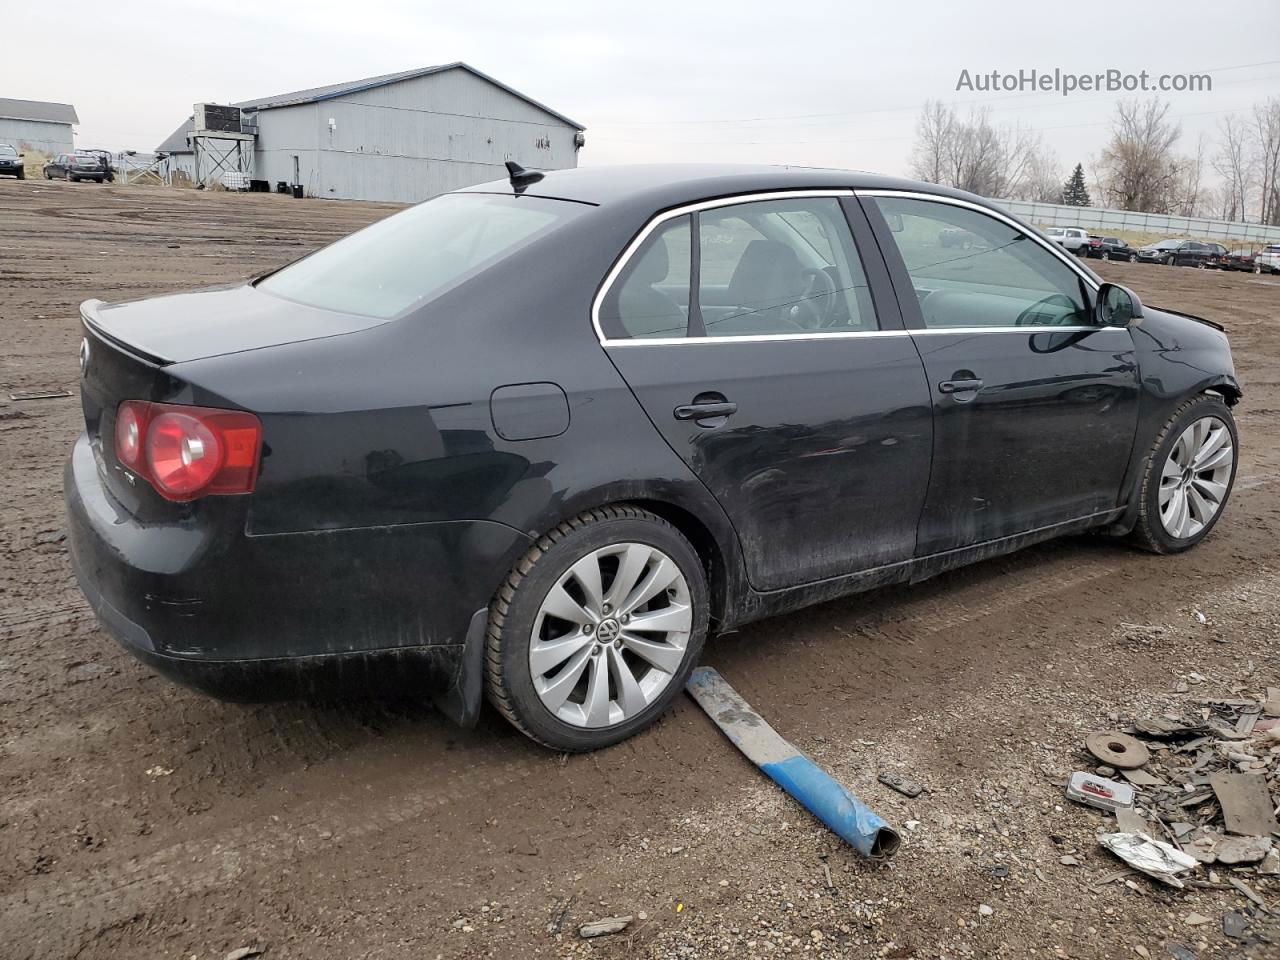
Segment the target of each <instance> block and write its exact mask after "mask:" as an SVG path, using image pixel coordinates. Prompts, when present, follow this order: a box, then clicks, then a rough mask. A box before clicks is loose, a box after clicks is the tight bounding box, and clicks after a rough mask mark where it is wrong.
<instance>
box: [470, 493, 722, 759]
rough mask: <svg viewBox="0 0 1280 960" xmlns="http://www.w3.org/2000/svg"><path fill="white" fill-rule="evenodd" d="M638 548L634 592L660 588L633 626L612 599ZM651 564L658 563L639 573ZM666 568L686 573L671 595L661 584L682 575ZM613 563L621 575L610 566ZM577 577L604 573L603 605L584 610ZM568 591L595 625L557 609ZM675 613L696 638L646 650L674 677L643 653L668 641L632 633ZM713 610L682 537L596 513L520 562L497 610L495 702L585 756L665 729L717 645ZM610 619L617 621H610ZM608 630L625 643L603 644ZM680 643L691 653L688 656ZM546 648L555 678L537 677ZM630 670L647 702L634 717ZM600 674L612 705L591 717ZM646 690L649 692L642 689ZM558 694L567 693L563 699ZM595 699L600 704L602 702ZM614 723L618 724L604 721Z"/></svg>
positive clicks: (545, 741) (491, 664) (527, 728)
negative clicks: (654, 728)
mask: <svg viewBox="0 0 1280 960" xmlns="http://www.w3.org/2000/svg"><path fill="white" fill-rule="evenodd" d="M615 548H616V550H617V551H619V552H618V554H617V556H612V555H610V554H608V551H611V550H614V549H615ZM633 548H635V551H636V552H635V554H634V556H635V557H636V558H637V559H636V561H635V564H634V565H633V569H634V572H635V581H634V582H635V583H636V586H635V587H634V588H632V589H631V590H630V591H629V593H630V595H631V596H632V597H634V596H636V595H637V592H638V591H639V592H641V593H643V592H647V591H644V590H642V587H643V586H644V585H646V584H651V585H657V589H656V592H655V593H654V594H653V596H652V599H650V600H647V601H646V602H643V603H640V604H637V605H636V609H635V610H633V611H632V613H634V614H635V617H634V620H632V619H629V617H630V615H629V614H627V613H626V611H625V608H624V607H623V606H622V604H621V603H618V604H617V610H613V609H612V607H613V605H612V604H610V603H608V602H607V601H608V598H609V592H610V588H611V587H612V586H613V585H614V579H613V578H614V576H615V575H616V576H623V575H624V574H623V572H622V571H623V562H624V560H630V559H631V558H632V556H633V554H632V552H631V551H632V550H633ZM646 551H652V553H647V552H646ZM602 554H604V556H603V557H602ZM593 557H594V558H595V559H594V561H593V559H592V558H593ZM645 557H650V558H651V559H648V560H645V561H644V564H643V565H640V562H641V559H643V558H645ZM660 557H661V559H660ZM664 561H670V563H671V564H672V565H673V566H674V569H675V571H676V575H677V576H678V577H680V578H682V579H681V580H679V581H678V582H676V583H675V585H673V586H670V587H669V588H668V587H663V586H661V584H662V583H663V582H665V581H666V577H667V576H669V575H670V574H671V569H672V568H671V567H668V566H666V564H665V562H664ZM611 563H612V565H613V570H612V572H611V571H610V570H609V569H608V568H609V566H610V564H611ZM578 569H582V570H587V571H591V570H594V571H596V573H595V575H596V577H597V581H596V583H597V587H598V588H599V589H597V591H596V593H597V594H598V599H597V601H596V602H595V603H594V604H593V603H592V602H591V601H589V600H585V602H583V601H584V599H585V598H586V597H588V596H590V594H589V592H588V590H587V589H584V588H583V586H582V581H580V580H578V579H577V574H576V572H575V571H576V570H578ZM588 579H589V578H588ZM628 579H631V578H628ZM606 583H607V585H606ZM566 588H568V589H566ZM652 588H653V587H652V586H651V589H652ZM557 591H558V594H559V595H560V596H561V597H565V596H568V597H570V599H572V600H573V601H574V604H575V606H574V611H576V612H574V616H575V618H577V614H578V613H586V611H584V609H583V608H584V607H594V611H592V612H589V613H586V616H585V617H581V618H577V623H581V624H583V625H582V626H577V625H575V623H574V622H573V621H571V620H568V619H560V618H559V617H557V616H556V615H555V614H553V613H550V612H548V611H547V607H548V606H550V605H552V604H553V603H554V600H553V597H554V595H555V593H554V592H557ZM601 600H603V601H605V602H600V601H601ZM562 609H564V608H562ZM667 610H671V611H673V612H674V613H675V615H676V617H677V618H679V617H680V615H681V614H682V613H683V612H685V611H686V610H687V612H688V617H687V622H688V629H687V630H683V631H680V632H677V631H666V632H662V640H661V641H659V642H652V643H647V645H648V646H649V647H650V648H652V649H657V650H660V651H662V652H663V653H664V656H663V657H662V659H663V660H664V661H665V662H666V663H667V666H668V668H669V669H667V670H660V669H659V668H658V667H656V666H653V665H652V664H651V663H650V662H649V661H648V660H645V659H643V658H641V657H640V656H639V655H637V654H636V652H635V651H636V649H639V648H641V647H640V645H641V644H643V643H646V642H647V641H646V638H648V637H653V636H656V635H657V634H656V633H651V632H647V631H646V632H644V635H643V636H642V637H637V636H634V634H636V633H639V632H640V631H636V630H635V628H634V627H632V628H631V632H630V633H628V628H627V627H625V626H622V625H621V624H622V623H623V622H624V621H625V622H631V623H635V622H636V621H638V620H639V619H640V618H641V617H642V616H646V615H650V614H654V613H657V614H659V615H660V614H662V613H663V612H664V611H667ZM636 611H638V612H636ZM708 612H709V599H708V592H707V579H706V573H705V571H704V568H703V565H702V561H701V559H700V558H699V557H698V554H697V552H696V551H695V550H694V549H693V547H692V546H691V545H690V544H689V541H688V540H686V539H685V538H684V536H683V535H682V534H681V533H680V531H679V530H677V529H676V528H675V527H673V526H672V525H671V524H670V523H668V522H667V521H665V520H663V519H661V518H660V517H657V516H655V515H654V514H652V513H649V512H648V511H647V510H642V509H640V508H639V507H634V506H629V505H625V504H622V505H616V506H609V507H600V508H598V509H595V510H588V511H586V512H585V513H581V514H579V515H578V516H576V517H574V518H573V519H572V520H567V521H565V522H564V523H561V524H559V525H558V526H557V527H556V528H555V529H554V530H552V531H550V532H549V533H547V534H546V535H544V536H543V537H541V538H540V539H539V540H538V542H537V543H536V544H535V545H534V546H533V547H531V548H530V549H529V552H528V553H526V554H525V555H524V556H523V557H522V558H521V559H520V561H519V562H518V563H517V564H516V566H515V568H514V569H513V570H512V571H511V573H510V574H509V575H508V576H507V579H506V580H505V581H504V583H503V584H502V586H501V587H500V588H499V589H498V592H497V595H496V596H495V597H494V599H493V602H492V604H490V607H489V628H488V635H487V638H486V646H485V687H486V691H487V693H488V696H489V701H490V702H491V703H492V704H493V705H494V707H496V708H497V710H498V712H499V713H501V714H502V715H503V716H504V717H506V718H507V720H509V721H510V722H511V724H512V725H513V726H515V728H516V729H517V730H519V731H520V732H521V733H523V734H525V735H526V736H527V737H529V738H530V739H532V740H535V741H537V742H538V743H540V744H542V745H543V746H546V747H550V748H552V749H554V750H562V751H566V752H572V753H577V752H582V751H586V750H595V749H598V748H600V747H607V746H609V745H611V744H614V743H618V742H619V741H621V740H625V739H626V738H627V737H630V736H632V735H633V734H635V733H637V732H639V731H640V730H642V729H644V728H645V727H647V726H648V725H649V724H651V723H652V722H653V721H654V720H656V719H657V718H658V716H659V715H661V714H662V713H663V711H665V710H666V709H667V707H668V706H669V705H670V704H671V701H672V700H673V699H674V698H675V697H676V696H677V695H678V694H679V693H680V691H681V690H682V689H683V688H684V684H685V681H686V680H687V679H688V677H689V673H690V671H692V670H693V667H694V665H695V664H696V663H697V661H698V656H699V654H700V653H701V650H702V644H703V641H704V640H705V638H706V633H707V624H708V615H709V614H708ZM609 613H616V614H617V616H616V617H611V616H608V614H609ZM602 614H603V616H604V618H603V619H601V615H602ZM587 617H589V618H590V620H588V619H587ZM592 621H594V625H593V622H592ZM610 624H611V625H612V626H610ZM606 628H608V629H609V631H610V636H613V637H615V639H614V640H613V642H612V644H610V642H609V641H608V640H605V641H603V642H602V641H601V639H600V638H601V637H604V636H605V631H606ZM535 629H536V630H538V636H537V637H535V635H534V631H535ZM681 638H683V644H684V646H683V654H680V653H679V652H678V651H679V643H680V642H681ZM557 645H558V646H566V647H569V648H571V650H572V652H569V653H563V652H561V651H559V650H551V651H550V653H548V650H549V648H552V647H556V646H557ZM538 647H540V648H541V649H542V650H543V652H544V654H547V659H546V660H545V661H544V662H545V664H547V665H550V666H551V669H543V671H542V673H541V675H540V676H539V677H536V678H535V676H534V667H533V665H532V662H531V651H532V650H534V649H535V648H538ZM584 651H585V652H584ZM624 655H625V657H624ZM557 664H558V665H557ZM619 671H621V672H622V673H625V674H626V676H627V677H629V678H631V682H632V683H633V684H634V686H632V687H631V688H630V689H631V690H632V691H635V692H637V693H639V695H640V697H639V699H635V700H633V702H632V704H631V705H630V706H631V707H632V708H634V709H633V710H631V711H628V709H627V706H626V705H624V704H623V702H622V701H623V700H624V699H625V698H624V696H623V686H624V685H623V684H622V683H621V682H620V678H621V674H620V672H619ZM597 677H603V680H602V681H601V682H602V683H603V684H604V687H603V696H604V698H605V705H604V707H603V708H602V709H601V708H599V707H598V706H597V709H596V710H594V711H592V710H590V709H589V707H590V705H591V699H592V698H591V696H590V695H591V691H592V690H593V689H596V688H594V687H593V686H592V682H593V680H594V679H595V678H597ZM566 680H567V681H568V683H571V684H572V687H569V686H568V685H567V684H566ZM646 685H647V686H648V689H647V690H643V689H642V688H645V687H646ZM557 686H559V688H560V693H559V694H557V693H556V691H555V688H556V687H557ZM540 687H541V688H542V692H540ZM610 691H613V692H612V693H611V692H610ZM544 696H547V697H549V699H550V700H551V701H552V703H551V704H549V703H548V702H547V700H544ZM615 696H616V699H615ZM559 697H563V701H562V705H559V706H554V703H555V700H556V699H557V698H559ZM646 701H647V702H646ZM595 702H596V703H597V705H598V703H599V700H598V699H597V700H596V701H595ZM641 704H643V706H641ZM615 708H616V715H617V717H618V719H616V720H614V719H613V717H614V715H615ZM592 712H595V713H596V719H595V720H592V718H591V716H590V714H591V713H592ZM628 714H629V715H628ZM603 717H607V718H608V719H607V720H605V721H604V722H601V718H603ZM588 723H591V724H593V725H588Z"/></svg>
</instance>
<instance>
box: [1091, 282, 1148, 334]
mask: <svg viewBox="0 0 1280 960" xmlns="http://www.w3.org/2000/svg"><path fill="white" fill-rule="evenodd" d="M1141 318H1142V301H1141V300H1139V299H1138V295H1137V294H1136V293H1134V292H1133V291H1132V290H1130V289H1129V288H1128V287H1122V286H1119V285H1118V284H1114V283H1104V284H1103V285H1102V286H1101V287H1099V288H1098V300H1097V303H1096V304H1095V305H1094V308H1093V319H1094V322H1095V323H1097V324H1098V326H1101V327H1127V326H1128V325H1129V324H1130V323H1131V322H1133V321H1134V320H1140V319H1141Z"/></svg>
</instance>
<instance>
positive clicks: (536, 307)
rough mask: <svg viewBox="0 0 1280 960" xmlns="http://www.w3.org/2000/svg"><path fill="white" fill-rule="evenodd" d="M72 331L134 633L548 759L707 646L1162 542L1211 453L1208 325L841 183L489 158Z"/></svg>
mask: <svg viewBox="0 0 1280 960" xmlns="http://www.w3.org/2000/svg"><path fill="white" fill-rule="evenodd" d="M955 236H966V237H970V238H971V242H970V243H969V244H967V245H963V244H961V245H957V244H952V243H949V242H948V240H949V239H950V238H953V237H955ZM943 238H947V239H945V240H944V239H943ZM82 314H83V322H84V331H83V333H84V340H83V343H82V346H81V364H82V370H83V380H82V391H81V393H82V398H83V406H84V416H85V425H86V430H85V432H84V434H83V435H82V436H81V437H80V438H79V440H78V441H77V442H76V444H75V447H74V449H73V451H72V453H71V456H70V459H69V461H68V464H67V468H66V497H67V503H68V510H69V513H70V543H71V547H72V555H73V559H74V563H75V568H76V573H77V575H78V577H79V579H80V583H81V585H82V587H83V589H84V592H85V594H86V595H87V596H88V597H89V599H90V600H91V602H92V603H93V606H94V608H95V609H96V610H97V612H98V614H99V616H100V618H101V619H102V621H103V623H104V624H105V625H106V626H107V627H108V628H109V629H110V630H111V632H113V633H114V634H115V636H116V637H117V638H118V639H119V640H120V641H121V642H122V643H123V644H124V645H125V646H126V647H127V648H128V649H129V650H130V651H131V652H133V653H134V654H135V655H136V656H138V657H139V658H140V659H142V660H144V661H145V662H147V663H149V664H151V665H152V666H153V667H155V669H157V670H159V671H161V672H163V673H166V674H168V675H169V676H172V677H174V678H176V679H178V680H179V681H181V682H184V683H187V684H190V685H192V686H195V687H198V688H200V689H203V690H207V691H209V692H211V693H215V694H217V695H219V696H223V697H228V698H233V699H246V698H260V697H280V696H299V695H319V694H331V693H334V692H338V693H352V692H359V693H373V694H379V693H384V692H389V691H392V690H395V691H396V692H404V691H405V690H409V691H413V692H416V693H419V694H421V695H431V696H433V697H434V698H435V699H436V701H437V703H439V704H440V706H441V708H442V709H443V710H445V711H446V712H447V713H448V714H449V715H450V716H452V717H453V718H454V719H455V720H457V721H458V722H460V723H471V722H474V720H475V718H476V716H477V713H478V711H479V710H480V709H481V703H482V701H483V700H484V699H485V697H486V695H487V699H488V700H489V701H490V702H491V703H492V704H493V705H494V706H495V707H496V708H497V709H498V710H499V711H500V712H501V713H502V714H503V715H504V716H506V717H507V718H508V719H510V720H511V721H512V722H513V723H514V724H515V725H516V726H517V727H519V728H520V729H521V730H523V731H524V732H525V733H527V734H528V735H529V736H531V737H533V738H534V739H536V740H538V741H539V742H541V743H544V744H547V745H550V746H553V747H555V748H557V749H566V750H581V749H590V748H593V747H598V746H603V745H606V744H609V743H613V742H616V741H618V740H620V739H622V738H624V737H626V736H629V735H630V734H632V733H634V732H636V731H637V730H639V729H641V728H642V727H644V726H646V725H647V724H649V723H650V722H652V721H653V720H654V719H655V718H656V717H657V716H658V715H659V714H660V713H661V712H662V711H663V709H664V708H665V707H666V706H667V704H668V703H669V702H670V700H671V698H672V697H674V696H675V694H676V693H677V692H678V691H679V689H680V687H681V686H682V685H683V683H684V680H685V678H686V677H687V675H688V673H689V671H690V670H691V669H692V667H693V665H694V664H695V662H696V660H697V657H698V654H699V651H700V649H701V646H702V643H703V640H704V638H705V636H706V635H707V633H708V632H712V631H725V630H728V629H730V628H732V627H734V626H736V625H740V624H743V623H746V622H749V621H752V620H756V619H759V618H762V617H765V616H770V615H774V614H780V613H785V612H787V611H790V610H794V609H796V608H799V607H802V606H804V605H806V604H810V603H815V602H819V601H822V600H826V599H830V598H832V597H837V596H841V595H845V594H849V593H854V592H858V591H861V590H866V589H870V588H873V587H876V586H880V585H883V584H888V583H898V582H904V581H913V580H920V579H924V578H926V577H929V576H932V575H934V574H937V573H939V572H941V571H943V570H947V569H950V568H952V567H956V566H959V565H962V564H964V563H968V562H972V561H975V560H978V559H982V558H985V557H990V556H993V555H996V554H1001V553H1006V552H1009V551H1012V550H1014V549H1017V548H1019V547H1021V546H1024V545H1026V544H1030V543H1034V542H1037V541H1041V540H1044V539H1047V538H1050V537H1055V536H1060V535H1064V534H1070V533H1074V532H1079V531H1084V530H1090V529H1096V530H1102V531H1105V532H1107V533H1110V534H1114V535H1117V536H1127V537H1129V538H1130V539H1132V540H1133V541H1135V542H1136V543H1138V544H1139V545H1141V546H1143V547H1145V548H1147V549H1150V550H1153V551H1156V552H1159V553H1170V552H1176V551H1181V550H1185V549H1187V548H1189V547H1191V546H1193V545H1195V544H1196V543H1197V542H1199V540H1200V539H1202V538H1203V537H1204V536H1205V535H1207V534H1208V533H1209V531H1210V530H1211V529H1212V528H1213V526H1214V524H1215V523H1216V522H1217V520H1218V519H1219V517H1220V515H1221V511H1222V507H1223V505H1224V504H1225V503H1226V500H1227V497H1228V494H1229V491H1230V487H1231V483H1232V480H1233V478H1234V471H1235V463H1236V458H1235V448H1236V437H1235V427H1234V422H1233V419H1232V415H1231V410H1230V408H1231V406H1232V405H1233V404H1235V403H1236V402H1237V400H1238V399H1239V397H1240V387H1239V385H1238V384H1237V382H1236V379H1235V376H1234V373H1233V369H1232V363H1231V355H1230V349H1229V347H1228V344H1227V339H1226V336H1225V335H1224V333H1223V332H1222V330H1221V329H1220V328H1218V327H1216V326H1214V325H1212V324H1210V323H1208V322H1207V321H1202V320H1199V319H1197V318H1193V317H1187V316H1184V315H1181V314H1178V313H1176V312H1173V311H1167V310H1158V309H1155V308H1152V307H1150V306H1147V305H1143V304H1141V303H1140V302H1139V301H1138V298H1137V297H1136V296H1134V295H1133V294H1132V293H1131V292H1129V291H1127V290H1124V289H1123V288H1120V287H1116V286H1114V285H1110V284H1104V283H1102V282H1101V281H1100V280H1099V279H1098V278H1097V277H1096V276H1095V275H1094V274H1093V273H1092V272H1091V271H1089V269H1088V268H1087V267H1086V266H1085V265H1084V264H1083V263H1082V262H1081V261H1080V260H1078V259H1077V258H1076V257H1074V256H1072V255H1070V254H1067V253H1065V252H1064V251H1063V250H1062V249H1061V248H1059V247H1058V246H1057V245H1055V244H1053V243H1051V242H1050V241H1048V240H1047V239H1045V238H1044V237H1043V236H1041V235H1040V234H1038V233H1037V232H1036V231H1034V230H1033V229H1031V228H1028V227H1026V226H1024V225H1023V224H1022V223H1020V222H1019V221H1017V220H1016V219H1014V218H1011V217H1010V216H1008V215H1007V214H1005V213H1003V212H1001V211H999V210H998V209H996V208H995V207H993V206H991V205H990V204H988V203H986V202H985V201H983V200H980V199H978V198H976V197H973V196H969V195H966V194H963V193H959V192H956V191H952V190H948V189H945V188H941V187H937V186H931V185H925V184H917V183H913V182H909V181H899V180H892V179H885V178H878V177H872V176H868V175H863V174H857V173H850V172H844V171H822V170H798V169H787V168H768V167H701V166H657V167H635V168H619V169H613V170H574V171H560V172H554V173H547V174H545V175H541V174H529V173H527V172H525V171H521V170H519V169H518V168H517V169H515V170H514V171H513V174H512V177H511V178H510V179H508V180H502V181H496V182H492V183H487V184H481V185H479V186H476V187H471V188H468V189H466V190H461V191H458V192H456V193H453V194H449V195H446V196H443V197H439V198H437V199H434V200H431V201H428V202H426V203H424V204H421V205H419V206H416V207H413V208H411V209H409V210H406V211H403V212H401V213H399V214H396V215H395V216H392V217H389V218H387V219H386V220H384V221H382V222H380V223H378V224H375V225H374V226H372V227H369V228H367V229H365V230H363V231H360V232H359V233H356V234H353V235H352V236H350V237H348V238H345V239H343V240H340V241H338V242H337V243H335V244H333V245H331V246H329V247H326V248H323V249H321V250H320V251H317V252H316V253H313V254H311V255H310V256H308V257H306V258H304V259H302V260H300V261H297V262H296V263H294V264H292V265H290V266H287V267H284V268H283V269H281V270H279V271H276V272H274V273H271V274H268V275H266V276H264V277H260V278H257V279H255V280H253V281H251V282H249V283H247V284H241V285H236V286H230V287H224V288H219V289H213V290H204V291H197V292H193V293H184V294H176V295H172V296H167V297H158V298H153V299H149V300H143V301H138V302H134V303H126V304H119V305H107V304H104V303H101V302H99V301H89V302H88V303H86V304H85V305H84V307H83V308H82Z"/></svg>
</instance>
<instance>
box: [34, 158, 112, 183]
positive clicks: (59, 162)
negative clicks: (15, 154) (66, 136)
mask: <svg viewBox="0 0 1280 960" xmlns="http://www.w3.org/2000/svg"><path fill="white" fill-rule="evenodd" d="M44 178H45V179H46V180H72V181H80V180H95V181H97V182H98V183H103V182H105V181H106V179H107V169H106V164H105V162H104V161H103V160H102V158H101V157H98V156H96V155H95V154H92V153H60V154H58V155H57V156H56V157H54V158H53V159H52V160H50V161H49V162H48V163H46V164H45V165H44Z"/></svg>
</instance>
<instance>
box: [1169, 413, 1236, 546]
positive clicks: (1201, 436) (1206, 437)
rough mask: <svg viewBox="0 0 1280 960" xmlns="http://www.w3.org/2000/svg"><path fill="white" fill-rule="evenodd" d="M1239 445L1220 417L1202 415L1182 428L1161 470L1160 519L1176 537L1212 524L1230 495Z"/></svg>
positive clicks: (1170, 534)
mask: <svg viewBox="0 0 1280 960" xmlns="http://www.w3.org/2000/svg"><path fill="white" fill-rule="evenodd" d="M1234 463H1235V447H1234V446H1233V444H1232V442H1231V431H1230V430H1228V429H1227V425H1226V424H1225V423H1223V422H1222V421H1221V420H1219V419H1218V418H1217V417H1201V418H1200V419H1199V420H1196V421H1194V422H1193V423H1192V424H1191V425H1190V426H1188V427H1187V428H1186V429H1185V430H1183V431H1182V435H1181V436H1179V437H1178V441H1177V443H1175V444H1174V445H1173V449H1172V450H1170V451H1169V456H1168V457H1167V458H1166V459H1165V462H1164V469H1163V470H1161V472H1160V522H1161V524H1162V525H1163V526H1164V529H1165V531H1166V532H1167V533H1168V534H1169V536H1171V537H1173V538H1174V539H1176V540H1185V539H1187V538H1188V537H1194V536H1195V535H1196V534H1197V533H1199V532H1200V531H1201V530H1203V529H1204V528H1205V527H1206V526H1208V525H1209V524H1210V523H1211V522H1212V521H1213V518H1214V517H1215V516H1216V515H1217V513H1218V511H1219V510H1220V509H1222V503H1223V501H1224V500H1225V499H1226V496H1227V491H1228V490H1229V489H1230V484H1231V468H1232V465H1233V464H1234Z"/></svg>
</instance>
